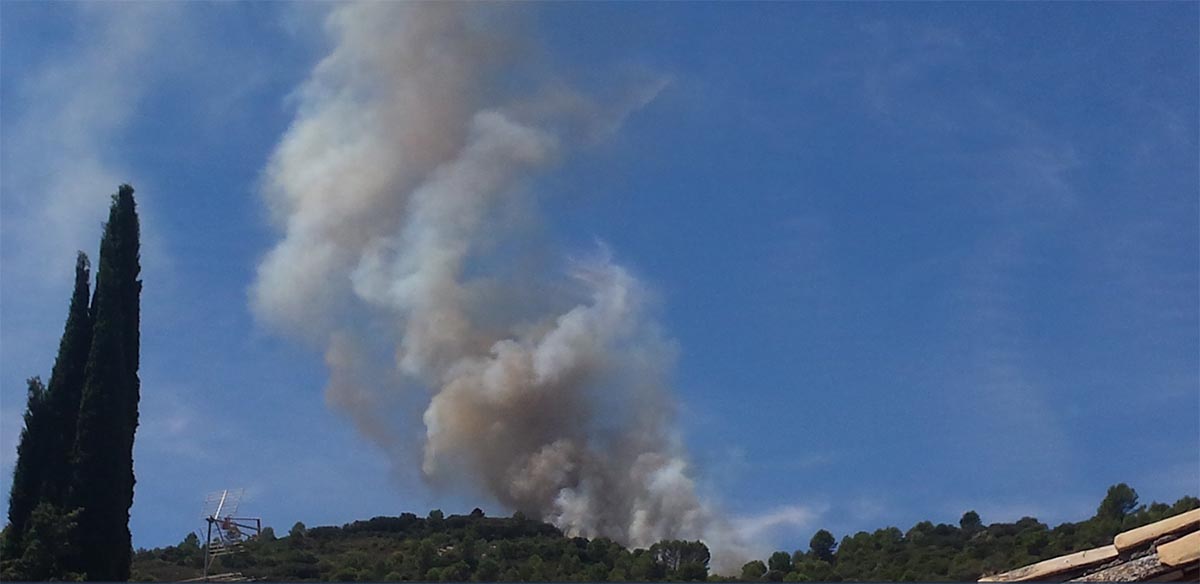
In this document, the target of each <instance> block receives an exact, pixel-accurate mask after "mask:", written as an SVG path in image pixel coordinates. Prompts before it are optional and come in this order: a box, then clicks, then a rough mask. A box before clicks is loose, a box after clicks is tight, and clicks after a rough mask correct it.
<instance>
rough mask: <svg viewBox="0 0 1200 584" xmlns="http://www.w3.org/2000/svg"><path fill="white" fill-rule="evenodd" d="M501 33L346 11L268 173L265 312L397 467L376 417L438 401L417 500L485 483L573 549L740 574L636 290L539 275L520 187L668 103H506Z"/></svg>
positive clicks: (599, 260)
mask: <svg viewBox="0 0 1200 584" xmlns="http://www.w3.org/2000/svg"><path fill="white" fill-rule="evenodd" d="M495 16H496V15H494V14H489V13H487V12H486V11H481V10H480V8H479V7H470V6H466V5H463V4H458V3H439V4H435V3H364V4H343V5H338V6H337V7H336V8H335V9H334V10H333V12H332V13H331V14H330V15H329V17H328V19H327V23H326V25H327V30H328V32H329V34H330V36H331V39H332V41H333V48H332V52H331V53H330V54H329V55H328V56H326V57H325V58H324V59H323V60H322V61H321V62H320V64H319V65H317V66H316V68H315V69H314V71H313V72H312V74H311V76H310V78H309V79H308V80H307V81H306V82H305V84H304V85H303V86H302V87H301V89H300V91H299V93H298V99H299V111H298V115H297V117H296V119H295V121H294V122H293V124H292V126H291V128H289V130H288V131H287V133H286V134H285V136H284V137H283V139H282V141H281V142H280V144H279V146H278V147H277V149H276V151H275V153H274V156H273V158H272V160H271V163H270V166H269V167H268V169H267V171H266V174H265V192H266V195H267V197H268V201H269V204H270V207H271V210H272V212H273V214H274V217H275V218H276V220H277V221H278V222H279V225H280V226H281V230H282V232H283V237H282V239H281V240H280V241H279V242H278V244H277V245H276V246H275V247H274V248H273V249H272V250H271V251H270V252H269V254H268V255H267V256H266V257H265V258H264V260H263V262H262V264H261V265H260V266H259V270H258V278H257V281H256V283H255V285H254V288H253V291H252V303H253V306H254V309H255V311H256V313H257V314H258V315H259V316H260V317H261V318H263V319H264V320H266V321H268V322H270V323H272V324H274V325H276V326H279V327H281V328H283V329H285V330H288V331H291V332H295V333H299V334H303V335H305V336H307V337H308V338H310V339H313V340H315V341H317V342H320V343H322V344H323V345H324V346H325V347H326V362H327V364H328V366H329V368H330V377H331V379H330V384H329V386H328V388H327V396H328V400H329V402H330V403H331V404H333V405H334V406H336V407H338V408H340V409H341V410H343V411H345V412H347V413H348V414H349V415H350V416H351V417H352V418H353V419H355V420H356V422H357V424H358V425H359V427H360V429H361V430H362V431H363V432H364V434H365V435H367V436H368V437H370V438H371V439H372V440H374V441H375V442H376V443H378V444H380V445H381V446H382V447H384V448H385V449H386V450H387V451H388V452H389V453H390V454H392V455H394V456H397V457H399V456H402V454H401V453H402V452H403V450H404V447H403V444H404V443H405V442H406V440H405V437H406V436H407V435H408V434H407V433H406V430H405V429H404V428H403V427H402V426H403V423H402V422H401V421H400V420H398V419H389V416H388V414H387V412H389V411H390V407H391V405H392V404H394V403H396V402H397V401H403V400H402V399H400V398H398V397H397V396H400V395H403V394H406V392H407V395H412V387H413V386H417V387H422V388H425V389H427V390H428V394H425V395H426V397H425V398H424V400H423V401H422V403H423V404H427V407H425V409H424V414H423V416H422V418H421V419H422V420H423V422H424V433H423V437H422V439H421V440H420V441H421V447H422V453H421V457H422V461H421V470H422V472H423V474H424V475H425V477H427V479H428V480H430V481H432V482H434V483H437V484H449V485H455V484H460V485H461V484H467V485H475V486H480V487H482V488H483V489H484V490H485V491H486V493H487V494H488V495H490V496H492V497H494V498H495V499H496V500H497V501H498V502H500V503H502V504H503V505H505V506H507V507H509V508H512V509H517V510H521V511H524V512H526V513H528V514H534V515H537V516H540V517H542V518H544V519H546V520H548V521H551V522H553V523H554V524H556V525H557V526H559V527H560V528H562V529H563V530H564V531H566V532H567V533H568V534H571V535H582V536H589V537H592V536H606V537H610V538H612V539H614V540H617V541H619V542H622V543H624V544H627V545H634V546H647V545H649V544H651V543H654V542H655V541H658V540H660V539H663V538H689V539H696V538H700V539H705V540H706V541H708V542H709V543H710V545H711V546H713V547H714V548H715V550H714V551H716V552H718V553H721V552H726V553H734V552H735V551H736V550H735V548H736V547H737V546H736V544H735V543H734V542H733V541H732V540H731V539H730V538H729V537H728V536H726V535H725V534H724V532H725V531H726V530H725V529H724V527H725V522H724V521H722V520H721V519H720V518H719V517H718V516H717V515H716V514H715V513H714V512H713V511H711V510H710V508H709V506H708V505H707V504H706V503H705V501H703V500H701V498H700V497H699V496H698V494H697V489H696V485H695V483H694V481H693V479H692V477H691V476H690V474H689V467H688V464H687V462H686V459H685V457H684V453H683V450H682V448H681V446H680V444H679V441H678V438H677V437H676V435H675V430H674V428H675V424H674V407H673V400H672V397H671V391H670V388H669V387H668V385H667V377H668V373H669V371H670V369H671V367H672V364H673V361H674V352H675V350H674V347H673V345H672V343H671V342H670V341H669V340H668V339H666V338H664V337H663V336H662V334H661V333H660V331H659V330H658V328H657V327H656V325H655V323H654V321H653V319H652V318H650V317H649V316H648V314H647V310H648V308H649V307H648V304H650V300H649V297H648V294H647V291H646V290H645V289H644V288H643V287H642V285H640V284H639V282H638V281H637V279H636V278H635V277H634V276H632V275H631V274H630V273H629V271H628V270H626V269H625V268H623V267H621V266H620V265H617V264H616V263H614V262H613V261H612V259H611V258H610V257H609V256H608V254H607V252H606V251H605V250H603V249H602V250H601V251H600V252H598V253H596V254H594V257H588V258H583V259H573V260H566V261H563V262H554V261H550V260H547V259H546V258H547V256H548V255H549V254H547V253H545V250H544V249H540V248H539V246H538V238H537V229H536V225H537V223H536V215H537V214H536V205H534V204H533V199H532V196H531V194H530V193H529V192H528V191H527V190H526V189H525V188H524V187H525V185H526V184H527V182H528V179H529V178H530V177H531V176H532V175H533V174H535V173H537V172H538V171H539V170H542V169H544V168H546V167H547V166H548V165H551V164H553V163H554V162H555V161H556V160H558V159H559V158H560V157H561V156H562V154H563V151H564V149H566V148H568V147H570V146H572V145H577V144H580V143H583V142H587V141H589V140H593V139H596V138H597V137H602V136H603V135H604V134H605V133H607V132H611V131H613V130H615V128H616V127H617V126H618V125H619V124H620V122H621V120H622V119H623V117H624V116H625V115H626V114H627V113H628V112H629V111H631V110H632V109H635V108H637V107H640V106H641V105H643V104H644V103H646V102H647V101H649V100H650V99H652V98H653V95H654V94H655V93H656V92H657V91H658V90H659V89H661V86H662V85H661V83H658V84H652V85H651V86H649V87H647V88H643V89H642V90H641V91H637V92H632V93H631V95H630V97H628V98H627V99H625V100H624V101H623V102H622V103H620V104H618V106H617V107H613V108H607V109H606V108H604V107H600V106H597V105H594V104H592V103H591V102H590V101H589V100H587V99H585V98H583V97H581V96H579V95H578V94H576V93H574V92H572V91H570V90H567V89H563V88H562V87H561V86H560V85H557V86H556V85H553V84H547V87H545V88H534V89H531V90H529V91H528V93H527V94H525V95H524V96H518V97H516V98H513V97H511V96H509V97H506V96H505V95H504V92H503V91H501V90H500V89H498V88H499V87H504V86H506V85H505V83H504V82H503V81H504V80H505V79H511V78H518V79H520V78H522V74H524V73H528V72H522V71H519V70H518V67H519V63H518V61H519V60H518V59H516V58H515V57H516V54H515V51H517V50H518V48H519V47H521V46H522V44H521V43H517V42H514V41H513V39H509V38H503V37H501V36H498V35H497V34H496V33H495V32H490V31H494V30H496V29H497V28H502V27H497V26H495V22H494V19H495ZM525 76H526V77H527V76H528V75H525ZM508 85H511V84H508ZM551 87H553V88H551ZM563 264H565V268H563V267H562V265H563ZM380 339H383V340H388V341H390V342H391V343H392V344H393V345H394V348H393V349H392V351H393V354H394V367H390V369H391V371H389V372H387V373H383V374H381V373H380V372H378V371H376V370H373V369H372V367H377V366H378V365H377V364H375V363H374V361H373V359H372V355H371V351H370V350H369V349H368V348H367V347H370V346H372V345H374V344H377V343H378V342H379V341H380ZM389 361H391V359H389ZM418 395H420V394H418ZM397 462H399V461H397Z"/></svg>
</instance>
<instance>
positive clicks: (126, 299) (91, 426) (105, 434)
mask: <svg viewBox="0 0 1200 584" xmlns="http://www.w3.org/2000/svg"><path fill="white" fill-rule="evenodd" d="M138 238H139V227H138V218H137V208H136V204H135V202H134V200H133V188H132V187H130V186H129V185H121V187H120V189H119V190H118V192H117V194H116V195H114V196H113V203H112V206H111V207H110V209H109V216H108V223H107V224H106V225H105V230H104V238H103V239H102V240H101V241H100V258H99V262H98V263H97V268H96V273H97V275H96V291H95V295H94V299H93V301H92V342H91V346H90V347H89V352H88V360H87V366H86V370H85V374H84V378H85V381H84V385H83V394H82V399H81V401H80V407H79V418H78V424H77V432H76V445H75V460H76V464H75V473H74V482H73V487H72V491H71V502H72V503H73V505H74V506H75V507H78V508H79V510H80V515H79V530H78V533H79V539H78V541H79V544H80V549H81V555H80V558H79V565H78V566H74V568H75V570H76V571H78V572H85V573H87V577H88V579H89V580H128V579H129V564H130V554H131V551H132V550H131V537H130V533H129V509H130V507H131V506H132V505H133V486H134V476H133V439H134V434H135V433H136V431H137V424H138V415H137V407H138V401H139V392H140V388H139V381H138V373H137V370H138V350H139V331H138V323H139V318H140V308H139V306H140V298H141V290H142V283H141V281H140V280H138V275H139V273H140V271H141V267H140V265H139V253H140V252H139V247H140V244H139V242H138Z"/></svg>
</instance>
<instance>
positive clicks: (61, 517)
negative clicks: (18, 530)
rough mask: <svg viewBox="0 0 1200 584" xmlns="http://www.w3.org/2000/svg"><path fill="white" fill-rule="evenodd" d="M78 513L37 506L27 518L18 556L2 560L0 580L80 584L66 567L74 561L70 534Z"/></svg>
mask: <svg viewBox="0 0 1200 584" xmlns="http://www.w3.org/2000/svg"><path fill="white" fill-rule="evenodd" d="M78 516H79V511H77V510H76V511H72V512H69V513H64V512H63V511H62V510H60V509H59V508H57V507H55V506H53V505H51V504H50V503H47V502H43V503H39V504H38V506H37V507H35V508H34V510H33V513H32V514H30V516H29V523H28V529H27V531H26V534H25V538H24V546H23V547H22V550H21V555H20V556H15V557H8V556H5V559H4V562H3V568H2V569H0V580H5V581H9V582H11V581H13V580H26V581H45V580H52V579H53V580H81V579H82V574H78V573H75V572H72V571H71V570H70V567H69V565H68V563H69V562H70V560H71V559H72V558H73V557H75V552H76V549H75V542H74V540H73V534H74V530H75V527H76V524H75V521H76V519H77V518H78Z"/></svg>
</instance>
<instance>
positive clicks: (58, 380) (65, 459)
mask: <svg viewBox="0 0 1200 584" xmlns="http://www.w3.org/2000/svg"><path fill="white" fill-rule="evenodd" d="M89 271H90V270H89V266H88V258H87V255H85V254H84V253H83V252H79V256H78V257H77V258H76V260H75V291H74V293H73V294H72V295H71V307H70V309H69V310H68V312H67V324H66V327H65V328H64V330H63V336H62V340H61V341H60V342H59V345H58V358H56V359H55V360H54V369H53V370H52V371H51V373H50V385H49V387H47V395H46V406H47V412H48V414H49V418H50V424H51V425H52V426H53V429H52V431H51V434H50V440H51V443H50V447H49V449H48V451H47V459H46V481H45V485H44V490H43V492H42V494H41V495H42V500H43V501H46V502H48V503H50V504H52V505H54V506H55V507H59V508H62V507H63V506H64V505H65V504H66V502H67V493H68V492H69V489H70V485H71V480H72V476H71V475H72V472H71V459H72V456H73V454H74V452H73V450H74V448H75V432H76V426H77V424H78V419H79V401H80V398H81V396H82V395H83V383H84V374H85V372H86V367H87V360H88V352H89V349H90V348H91V345H92V316H91V313H90V310H89V308H88V301H89V298H88V297H89V296H90V293H89V280H90V279H91V277H90V275H89Z"/></svg>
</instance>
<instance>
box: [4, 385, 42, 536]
mask: <svg viewBox="0 0 1200 584" xmlns="http://www.w3.org/2000/svg"><path fill="white" fill-rule="evenodd" d="M27 383H28V399H27V400H26V404H25V428H24V429H22V430H21V438H20V442H18V443H17V464H16V468H15V469H14V470H13V480H12V488H11V490H10V491H9V495H8V527H7V528H6V529H5V531H4V542H3V548H0V555H2V556H3V557H4V558H5V559H11V558H18V557H20V556H21V555H22V554H23V553H24V550H25V539H26V538H25V535H26V532H27V531H28V529H29V522H30V517H31V516H32V515H33V510H34V508H35V507H37V505H38V502H39V500H40V495H41V492H42V488H43V485H44V483H45V479H46V463H45V461H46V459H47V453H48V451H49V448H50V445H51V442H52V440H51V437H50V434H51V433H52V432H53V430H54V428H53V427H51V425H50V423H49V418H48V416H47V405H46V401H47V400H46V388H45V386H43V385H42V380H41V379H39V378H37V377H33V378H30V379H29V380H28V381H27Z"/></svg>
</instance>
